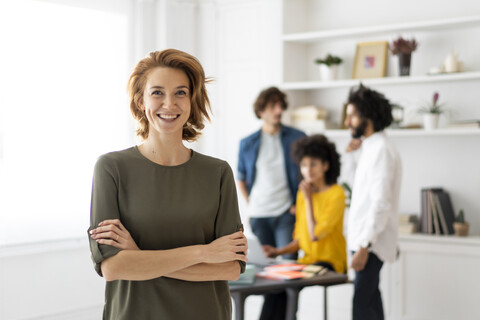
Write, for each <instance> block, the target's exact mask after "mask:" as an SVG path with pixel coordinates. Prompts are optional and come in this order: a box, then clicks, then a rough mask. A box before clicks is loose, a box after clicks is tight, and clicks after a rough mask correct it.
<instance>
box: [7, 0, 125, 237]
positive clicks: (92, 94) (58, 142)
mask: <svg viewBox="0 0 480 320" xmlns="http://www.w3.org/2000/svg"><path fill="white" fill-rule="evenodd" d="M99 1H101V0H99ZM71 2H72V1H69V3H71ZM59 3H60V2H57V3H54V2H53V1H52V2H43V1H31V0H30V1H29V0H11V1H2V4H1V5H0V30H1V31H0V40H1V43H2V44H3V45H2V50H1V52H0V70H1V72H0V75H1V76H0V245H2V244H13V243H15V244H18V243H28V242H36V241H49V240H56V239H67V238H78V237H86V235H87V233H86V230H87V228H88V224H89V209H90V194H91V183H92V173H93V167H94V164H95V161H96V159H97V157H98V156H99V155H101V154H103V153H106V152H109V151H113V150H118V149H122V148H126V147H128V146H131V145H132V143H133V142H134V139H133V138H132V132H133V131H134V130H133V129H132V128H131V121H130V115H129V111H128V105H127V101H126V89H125V88H126V81H127V78H128V73H129V70H127V69H128V51H127V50H128V48H129V45H128V42H127V41H128V30H127V29H128V28H127V24H128V17H127V14H126V13H125V11H124V12H122V10H106V9H105V8H102V9H98V8H97V9H87V8H82V7H79V6H77V7H74V6H67V5H62V4H59ZM116 3H125V2H124V1H118V2H116ZM117 9H118V8H117Z"/></svg>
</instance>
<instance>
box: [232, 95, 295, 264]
mask: <svg viewBox="0 0 480 320" xmlns="http://www.w3.org/2000/svg"><path fill="white" fill-rule="evenodd" d="M286 109H287V101H286V95H285V94H284V93H283V92H281V91H280V90H279V89H277V88H275V87H271V88H268V89H265V90H263V91H262V92H260V94H259V96H258V98H257V100H256V101H255V104H254V112H255V115H256V116H257V117H258V118H259V119H262V120H263V124H262V128H261V129H260V130H259V131H257V132H254V133H253V134H251V135H249V136H248V137H246V138H244V139H242V141H241V142H240V152H239V156H238V176H237V177H238V180H239V181H238V186H239V189H240V192H241V193H242V194H243V196H244V197H245V199H246V201H247V203H248V211H249V217H250V226H251V228H252V231H253V233H254V234H255V235H256V236H257V237H258V239H259V241H260V243H261V244H262V245H266V244H268V245H271V246H275V247H284V246H285V245H287V244H288V243H290V242H291V241H292V233H293V227H294V224H295V199H296V194H297V189H298V184H299V177H300V172H299V168H298V166H297V165H296V164H295V163H294V161H293V160H292V158H291V156H290V150H291V148H290V147H291V145H292V143H293V142H294V141H296V140H297V139H299V138H301V137H304V136H305V133H303V132H302V131H299V130H297V129H294V128H291V127H287V126H285V125H283V124H282V123H281V120H282V113H283V111H284V110H286ZM284 257H285V258H288V259H295V258H296V256H295V255H287V256H284Z"/></svg>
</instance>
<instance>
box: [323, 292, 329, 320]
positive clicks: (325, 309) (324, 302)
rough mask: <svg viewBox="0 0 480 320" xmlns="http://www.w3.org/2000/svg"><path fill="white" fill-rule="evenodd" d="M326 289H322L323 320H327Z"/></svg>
mask: <svg viewBox="0 0 480 320" xmlns="http://www.w3.org/2000/svg"><path fill="white" fill-rule="evenodd" d="M327 288H328V286H324V287H323V320H327Z"/></svg>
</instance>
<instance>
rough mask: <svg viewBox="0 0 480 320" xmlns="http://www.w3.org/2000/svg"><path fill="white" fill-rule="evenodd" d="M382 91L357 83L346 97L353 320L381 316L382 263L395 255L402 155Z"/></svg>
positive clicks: (368, 319) (349, 247) (349, 245)
mask: <svg viewBox="0 0 480 320" xmlns="http://www.w3.org/2000/svg"><path fill="white" fill-rule="evenodd" d="M391 110H392V108H391V104H390V103H389V101H388V100H387V99H386V98H385V96H384V95H382V94H381V93H378V92H376V91H374V90H371V89H369V88H367V87H364V86H363V85H361V84H360V86H359V88H358V89H356V90H353V89H352V90H351V91H350V95H349V97H348V104H347V110H346V118H345V125H346V126H347V127H348V128H349V129H350V131H351V133H352V137H353V140H352V141H351V142H350V144H349V145H348V147H347V154H346V155H345V156H344V161H345V163H346V164H348V165H350V166H351V165H352V163H353V162H354V156H353V151H355V150H358V152H360V157H359V159H358V163H357V164H356V170H355V178H354V182H353V188H352V199H351V203H350V211H349V216H348V232H347V244H348V249H349V250H350V251H352V253H353V256H352V261H351V267H352V268H353V269H354V270H355V281H354V287H355V292H354V298H353V320H376V319H382V320H383V319H384V315H383V305H382V297H381V293H380V290H379V281H380V270H381V268H382V266H383V263H384V262H393V261H394V260H395V258H396V255H397V229H398V200H399V194H400V183H401V170H402V169H401V162H400V157H399V155H398V153H397V151H396V150H395V148H394V146H393V145H392V143H391V142H390V141H389V140H388V138H387V136H386V135H385V133H384V132H383V130H384V129H385V128H386V127H388V126H389V125H390V124H391V122H392V114H391Z"/></svg>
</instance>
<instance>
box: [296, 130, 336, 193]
mask: <svg viewBox="0 0 480 320" xmlns="http://www.w3.org/2000/svg"><path fill="white" fill-rule="evenodd" d="M304 157H312V158H317V159H320V160H322V162H328V164H329V166H328V170H327V172H325V182H326V183H327V184H328V185H332V184H334V183H337V179H338V176H339V175H340V155H339V154H338V152H337V149H336V148H335V144H334V143H333V142H330V141H329V140H328V139H327V137H325V136H324V135H322V134H316V135H313V136H307V137H303V138H300V139H298V140H297V141H295V143H294V144H293V146H292V158H293V160H294V161H295V162H296V163H297V164H298V165H299V164H300V162H301V161H302V159H303V158H304Z"/></svg>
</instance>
